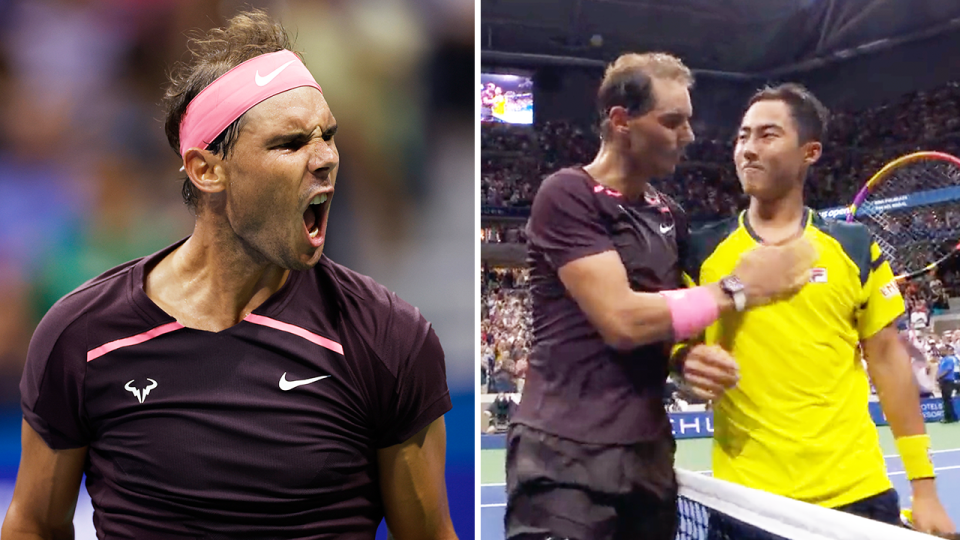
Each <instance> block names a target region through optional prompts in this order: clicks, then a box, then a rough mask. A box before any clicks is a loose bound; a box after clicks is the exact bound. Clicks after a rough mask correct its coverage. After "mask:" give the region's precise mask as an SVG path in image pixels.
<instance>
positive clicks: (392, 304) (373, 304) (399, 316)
mask: <svg viewBox="0 0 960 540" xmlns="http://www.w3.org/2000/svg"><path fill="white" fill-rule="evenodd" d="M316 269H317V271H320V272H324V273H325V274H326V276H327V278H328V279H329V280H330V281H331V282H332V284H333V285H334V287H336V289H337V291H336V294H337V296H338V299H339V307H340V309H341V311H342V313H343V315H344V316H345V317H346V318H348V319H350V320H351V321H352V323H353V324H354V325H357V324H359V325H360V326H359V327H358V328H357V329H358V330H361V331H364V333H365V334H368V333H370V332H373V333H374V334H380V333H382V332H383V330H385V329H384V328H383V326H384V325H399V327H400V328H398V330H397V331H401V332H402V331H411V329H412V328H413V327H415V326H417V325H419V324H421V323H422V322H426V321H425V320H424V319H423V316H422V315H421V314H420V310H418V309H417V308H416V307H414V306H412V305H411V304H409V303H407V302H405V301H404V300H403V299H401V298H400V297H399V296H398V295H397V294H396V293H394V292H393V291H391V290H390V289H388V288H387V287H385V286H384V285H381V284H380V283H378V282H377V281H376V280H374V279H373V278H372V277H370V276H367V275H364V274H361V273H360V272H357V271H355V270H351V269H350V268H347V267H346V266H343V265H342V264H338V263H336V262H334V261H332V260H330V259H329V258H327V257H324V258H323V260H322V261H321V263H320V264H318V265H317V267H316Z"/></svg>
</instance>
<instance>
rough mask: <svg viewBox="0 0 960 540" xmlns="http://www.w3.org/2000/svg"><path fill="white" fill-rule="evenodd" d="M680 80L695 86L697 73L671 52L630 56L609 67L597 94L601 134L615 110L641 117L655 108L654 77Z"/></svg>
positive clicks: (623, 57)
mask: <svg viewBox="0 0 960 540" xmlns="http://www.w3.org/2000/svg"><path fill="white" fill-rule="evenodd" d="M655 77H656V78H664V79H672V80H679V81H681V82H683V83H684V84H686V85H687V86H688V87H689V86H692V85H693V73H691V72H690V69H689V68H688V67H687V66H685V65H684V64H683V61H681V60H680V59H679V58H677V57H676V56H673V55H670V54H667V53H644V54H638V53H628V54H624V55H621V56H620V57H619V58H617V59H616V61H614V63H612V64H610V65H609V66H607V70H606V72H605V73H604V74H603V82H601V83H600V89H599V90H598V91H597V113H598V114H599V116H600V131H601V133H604V132H606V124H607V115H608V114H609V113H610V109H612V108H613V107H618V106H619V107H623V108H625V109H626V110H627V111H628V112H629V113H630V114H631V115H633V116H640V115H644V114H647V113H648V112H650V110H651V109H653V105H654V103H653V87H652V84H651V81H652V79H653V78H655Z"/></svg>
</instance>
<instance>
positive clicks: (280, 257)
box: [223, 87, 340, 270]
mask: <svg viewBox="0 0 960 540" xmlns="http://www.w3.org/2000/svg"><path fill="white" fill-rule="evenodd" d="M245 120H246V122H245V124H244V125H243V127H242V128H241V130H240V135H239V137H238V138H237V143H236V146H235V147H234V149H233V151H232V153H231V154H230V155H229V156H228V157H227V158H226V159H225V160H224V161H223V167H224V171H225V173H226V178H227V181H226V182H227V187H226V202H225V205H226V208H225V210H226V214H227V221H228V223H229V226H230V228H231V229H232V231H233V234H234V235H235V236H236V237H237V238H238V239H239V241H240V243H241V244H242V245H244V248H245V249H247V250H250V251H252V252H253V253H255V254H258V255H259V256H260V257H262V258H263V259H265V260H266V261H269V262H270V263H273V264H275V265H278V266H280V267H282V268H287V269H291V270H304V269H307V268H311V267H313V266H314V265H315V264H317V263H318V262H319V261H320V255H321V254H322V253H323V244H324V240H325V236H326V229H327V215H328V214H329V212H330V202H331V199H332V198H333V188H334V185H335V184H336V178H337V167H338V165H339V163H340V156H339V154H338V152H337V146H336V144H335V143H334V140H333V136H334V134H335V133H336V131H337V122H336V119H334V117H333V114H332V113H331V112H330V107H328V106H327V102H326V100H325V99H324V97H323V94H321V93H320V92H319V91H317V89H315V88H309V87H302V88H295V89H293V90H289V91H287V92H283V93H282V94H278V95H276V96H273V97H271V98H270V99H267V100H265V101H263V102H261V103H260V104H258V105H257V106H255V107H254V108H252V109H250V110H249V111H247V114H246V119H245Z"/></svg>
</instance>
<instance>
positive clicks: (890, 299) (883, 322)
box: [857, 242, 954, 533]
mask: <svg viewBox="0 0 960 540" xmlns="http://www.w3.org/2000/svg"><path fill="white" fill-rule="evenodd" d="M870 255H871V262H870V272H869V276H868V278H867V281H866V283H865V284H864V287H863V295H862V297H861V299H860V300H861V302H862V303H861V307H860V308H859V312H858V314H857V325H858V328H857V331H858V333H859V334H860V336H861V340H860V342H861V345H862V347H863V355H864V359H865V360H866V363H867V371H868V372H869V374H870V379H871V380H872V381H873V386H874V387H875V388H876V389H877V396H878V397H879V398H880V406H881V407H882V408H883V413H884V414H885V415H886V417H887V421H888V422H889V424H890V430H891V431H892V432H893V436H894V438H895V439H896V444H897V450H898V451H899V453H900V457H901V459H902V460H903V467H904V469H905V470H906V473H907V479H909V480H910V484H911V487H912V490H913V509H912V510H913V524H914V526H915V527H916V528H917V529H919V530H921V531H923V532H932V533H941V532H951V533H952V532H954V525H953V522H952V521H951V520H950V517H949V516H947V513H946V511H945V510H944V509H943V505H942V504H941V503H940V499H939V497H938V496H937V488H936V485H935V483H934V476H935V473H934V470H933V462H932V460H931V459H930V454H929V452H930V437H929V436H927V435H926V433H925V431H926V430H925V427H924V424H923V413H922V412H921V410H920V390H919V389H918V388H917V383H916V381H915V380H914V376H913V371H912V369H911V365H910V353H909V351H908V350H907V347H906V346H905V345H904V342H903V340H902V339H901V338H900V335H899V333H898V331H897V328H896V322H895V321H896V319H897V318H898V317H900V316H901V315H902V314H903V312H904V302H903V297H902V296H901V295H900V289H899V286H898V285H897V282H896V280H895V279H894V276H893V271H892V270H891V269H890V265H889V263H887V262H886V261H885V260H884V258H883V255H882V253H881V251H880V248H879V246H877V244H876V242H872V243H871V246H870Z"/></svg>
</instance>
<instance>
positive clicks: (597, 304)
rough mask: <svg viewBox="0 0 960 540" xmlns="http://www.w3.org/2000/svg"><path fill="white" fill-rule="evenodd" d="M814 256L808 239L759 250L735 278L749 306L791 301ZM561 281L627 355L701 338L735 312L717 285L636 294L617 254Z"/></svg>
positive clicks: (577, 268) (598, 257) (574, 264)
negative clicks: (725, 314) (723, 314)
mask: <svg viewBox="0 0 960 540" xmlns="http://www.w3.org/2000/svg"><path fill="white" fill-rule="evenodd" d="M815 260H816V250H815V249H814V247H813V246H812V245H811V244H810V243H809V240H808V239H806V238H800V239H798V240H796V241H794V242H792V243H790V244H787V245H784V246H762V247H759V248H757V249H754V250H753V251H750V252H747V253H745V254H744V255H743V256H742V257H741V259H740V261H739V263H738V264H737V267H736V268H735V269H734V271H733V274H734V275H735V276H737V277H738V278H739V280H740V281H741V282H742V283H743V286H744V293H745V294H746V304H747V306H754V305H760V304H764V303H766V302H768V301H770V300H771V299H774V298H779V297H784V296H790V295H792V294H794V293H795V292H796V291H799V290H800V288H801V287H803V285H804V284H806V283H807V281H809V271H810V268H811V267H812V266H813V263H814V261H815ZM557 273H558V275H559V277H560V281H561V282H562V283H563V285H564V287H565V288H566V289H567V292H568V293H569V294H570V296H571V297H572V298H573V299H574V301H576V302H577V305H578V306H579V307H580V309H581V310H583V312H584V314H585V315H586V316H587V319H588V320H589V321H590V323H591V324H593V326H594V327H595V328H596V329H597V331H598V332H599V333H600V336H601V337H602V338H603V340H604V341H605V342H606V343H607V345H609V346H611V347H614V348H616V349H620V350H630V349H633V348H636V347H639V346H641V345H646V344H649V343H655V342H658V341H665V340H668V339H676V340H685V339H688V338H690V337H692V336H695V335H697V334H699V333H700V332H701V331H703V329H705V328H706V327H707V326H709V325H710V324H712V323H713V322H714V321H715V320H716V319H717V317H718V315H719V314H720V313H721V312H723V311H729V310H733V309H734V304H733V301H732V300H731V299H730V297H729V296H728V295H727V294H726V293H724V292H723V291H722V290H721V288H720V285H719V284H717V283H711V284H709V285H703V286H700V287H694V288H690V289H679V290H674V291H664V292H660V293H642V292H635V291H633V290H632V289H631V288H630V283H629V281H628V279H627V270H626V268H625V267H624V265H623V261H622V260H621V259H620V256H619V254H618V253H617V252H616V251H613V250H608V251H604V252H602V253H597V254H595V255H587V256H585V257H581V258H578V259H575V260H572V261H570V262H567V263H566V264H564V265H563V266H561V267H560V268H558V271H557Z"/></svg>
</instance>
